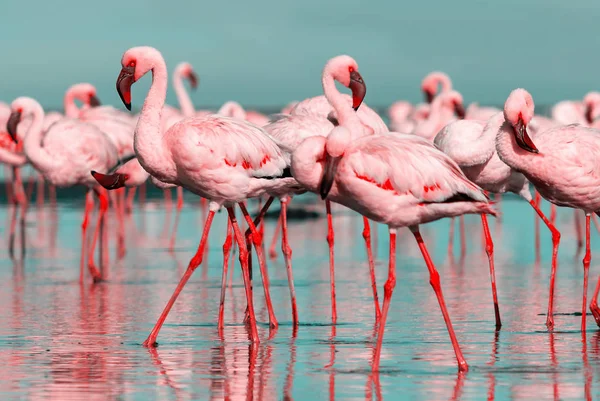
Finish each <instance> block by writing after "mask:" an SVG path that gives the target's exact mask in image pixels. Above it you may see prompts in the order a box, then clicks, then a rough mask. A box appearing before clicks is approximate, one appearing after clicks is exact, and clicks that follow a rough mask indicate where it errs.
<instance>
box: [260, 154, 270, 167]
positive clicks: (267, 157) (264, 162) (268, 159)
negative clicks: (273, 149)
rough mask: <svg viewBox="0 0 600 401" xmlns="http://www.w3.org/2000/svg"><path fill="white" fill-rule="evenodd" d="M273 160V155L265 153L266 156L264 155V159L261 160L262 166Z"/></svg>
mask: <svg viewBox="0 0 600 401" xmlns="http://www.w3.org/2000/svg"><path fill="white" fill-rule="evenodd" d="M270 160H271V156H269V155H265V157H263V159H262V160H261V161H260V166H261V167H262V166H264V165H265V164H267V163H268V162H269V161H270Z"/></svg>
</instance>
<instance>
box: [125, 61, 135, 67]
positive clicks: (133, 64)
mask: <svg viewBox="0 0 600 401" xmlns="http://www.w3.org/2000/svg"><path fill="white" fill-rule="evenodd" d="M127 67H135V60H131V61H130V62H129V64H127Z"/></svg>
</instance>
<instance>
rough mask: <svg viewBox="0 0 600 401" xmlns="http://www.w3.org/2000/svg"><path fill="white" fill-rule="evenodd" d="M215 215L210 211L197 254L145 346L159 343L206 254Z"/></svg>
mask: <svg viewBox="0 0 600 401" xmlns="http://www.w3.org/2000/svg"><path fill="white" fill-rule="evenodd" d="M214 217H215V212H214V211H212V210H211V211H210V212H209V213H208V217H207V218H206V223H205V224H204V231H203V232H202V239H201V240H200V245H199V246H198V250H197V251H196V254H195V255H194V257H193V258H192V260H190V263H189V264H188V267H187V270H186V271H185V273H184V275H183V277H181V280H180V281H179V284H177V288H175V291H174V292H173V295H171V299H169V302H167V306H165V309H164V310H163V312H162V313H161V314H160V317H159V318H158V321H157V322H156V324H155V325H154V328H153V329H152V331H151V332H150V335H149V336H148V338H147V339H146V341H144V344H143V345H144V346H145V347H155V346H156V345H157V344H156V338H157V337H158V332H159V331H160V328H161V327H162V325H163V323H164V322H165V319H166V318H167V316H168V315H169V312H170V311H171V308H172V307H173V304H174V303H175V301H176V300H177V297H178V296H179V293H180V292H181V290H183V287H185V284H186V283H187V281H188V280H189V279H190V277H191V276H192V274H193V273H194V270H196V268H197V267H198V266H199V265H200V263H201V262H202V255H204V245H205V244H206V239H207V238H208V233H209V232H210V226H211V225H212V221H213V218H214Z"/></svg>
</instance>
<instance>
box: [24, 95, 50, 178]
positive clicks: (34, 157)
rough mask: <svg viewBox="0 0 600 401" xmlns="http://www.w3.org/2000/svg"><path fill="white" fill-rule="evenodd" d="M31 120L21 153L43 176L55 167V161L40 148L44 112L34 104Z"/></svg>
mask: <svg viewBox="0 0 600 401" xmlns="http://www.w3.org/2000/svg"><path fill="white" fill-rule="evenodd" d="M32 118H33V120H32V122H31V125H30V126H29V129H28V130H27V133H26V134H25V139H24V140H23V152H24V153H25V155H27V158H28V159H29V161H30V162H31V164H32V165H33V167H34V168H35V169H36V170H38V171H40V172H41V173H42V174H43V173H45V172H47V171H50V170H52V169H54V168H55V167H56V159H55V158H54V157H52V155H49V154H48V152H47V151H46V149H44V148H43V147H42V134H43V125H44V110H43V109H42V106H40V105H39V104H35V106H34V107H33V113H32Z"/></svg>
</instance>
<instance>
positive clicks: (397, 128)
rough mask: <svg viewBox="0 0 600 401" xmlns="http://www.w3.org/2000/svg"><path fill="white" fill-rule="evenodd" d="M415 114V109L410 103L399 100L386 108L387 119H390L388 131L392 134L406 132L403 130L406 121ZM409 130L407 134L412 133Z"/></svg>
mask: <svg viewBox="0 0 600 401" xmlns="http://www.w3.org/2000/svg"><path fill="white" fill-rule="evenodd" d="M414 112H415V107H414V106H413V105H412V104H410V102H407V101H404V100H399V101H397V102H394V103H393V104H392V105H391V106H390V107H389V108H388V117H389V119H390V129H391V130H392V131H394V132H407V131H406V130H405V128H404V125H405V124H406V122H407V120H409V119H410V118H411V115H412V114H413V113H414ZM412 130H413V128H411V129H410V130H409V131H408V132H412Z"/></svg>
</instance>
